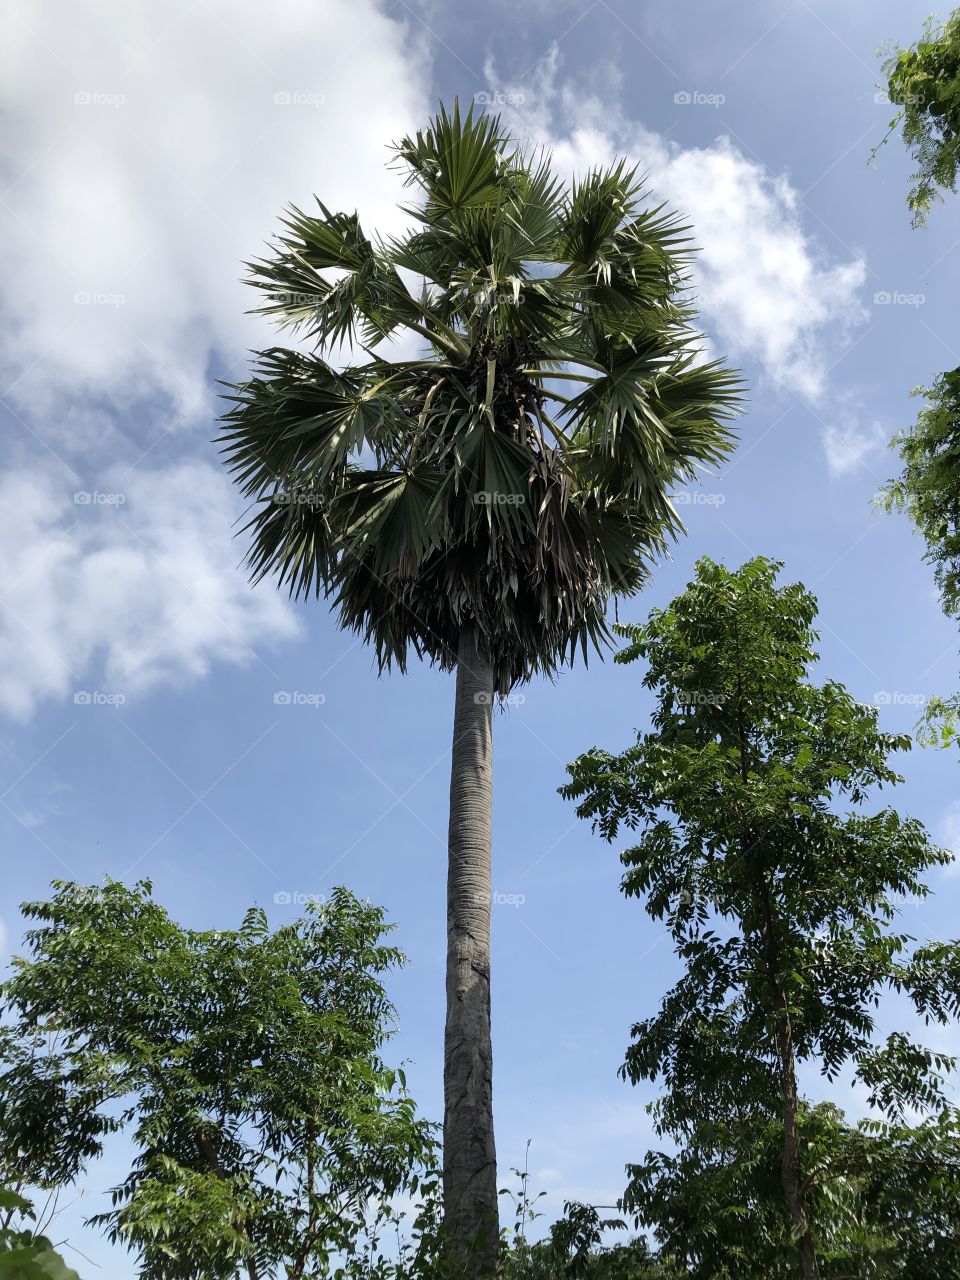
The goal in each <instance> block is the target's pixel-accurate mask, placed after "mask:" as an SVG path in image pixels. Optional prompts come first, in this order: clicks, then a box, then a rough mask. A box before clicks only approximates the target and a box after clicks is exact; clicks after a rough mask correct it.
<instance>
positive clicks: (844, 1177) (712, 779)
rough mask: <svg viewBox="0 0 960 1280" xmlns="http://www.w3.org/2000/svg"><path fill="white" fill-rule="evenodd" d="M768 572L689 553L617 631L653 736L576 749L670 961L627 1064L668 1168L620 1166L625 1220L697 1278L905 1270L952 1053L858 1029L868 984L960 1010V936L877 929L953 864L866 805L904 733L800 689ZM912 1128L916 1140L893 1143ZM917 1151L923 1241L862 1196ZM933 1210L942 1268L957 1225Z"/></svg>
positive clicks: (858, 708) (591, 807)
mask: <svg viewBox="0 0 960 1280" xmlns="http://www.w3.org/2000/svg"><path fill="white" fill-rule="evenodd" d="M778 569H779V566H778V565H776V564H774V563H771V562H769V561H767V560H764V559H762V558H758V559H755V560H752V561H750V562H748V563H747V564H745V565H744V566H743V567H742V568H740V569H739V570H736V571H729V570H727V569H725V568H723V567H722V566H720V565H717V564H714V563H713V562H711V561H710V560H701V561H700V562H699V564H698V566H697V574H696V578H695V579H694V581H693V582H691V583H690V584H689V586H688V587H687V589H686V590H685V591H684V592H683V594H682V595H680V596H679V597H678V598H677V599H675V600H674V601H673V602H672V603H671V605H670V606H669V607H668V608H666V609H660V610H655V611H654V612H653V613H652V614H651V616H650V620H649V622H648V623H647V624H646V625H645V626H638V627H622V628H620V630H621V633H622V634H623V635H624V636H626V637H627V638H628V639H629V641H630V643H629V645H628V647H627V648H626V649H625V650H624V651H623V652H622V653H620V654H619V655H618V661H621V662H632V661H634V660H636V659H638V658H642V659H644V660H645V662H646V665H647V669H646V673H645V675H644V680H643V683H644V685H645V686H646V687H647V688H648V689H650V690H652V691H653V693H654V695H655V698H656V709H655V711H654V715H653V729H652V731H651V732H648V733H642V734H640V735H638V738H637V741H636V743H635V745H634V746H632V747H629V748H628V749H627V750H626V751H623V752H621V753H620V754H617V755H612V754H610V753H608V752H606V751H602V750H599V749H594V750H592V751H589V752H588V753H586V754H585V755H583V756H581V757H580V758H579V759H578V760H577V761H575V762H574V764H573V765H571V766H570V769H569V771H570V775H571V781H570V782H569V783H568V784H567V786H566V787H565V788H564V789H563V790H564V793H565V794H566V795H567V796H569V797H572V798H575V799H577V800H578V801H579V806H578V810H577V811H578V813H579V814H580V815H581V816H582V817H586V818H590V819H592V820H593V821H594V823H595V824H596V825H597V827H598V828H599V830H600V831H601V833H602V834H603V836H604V837H605V838H606V839H608V840H612V839H614V838H615V837H616V835H617V833H618V832H619V831H620V829H621V828H622V827H627V828H630V829H634V828H636V829H638V830H639V831H640V838H639V840H638V842H637V843H636V844H635V845H633V846H632V847H631V848H629V849H627V850H626V851H625V852H624V853H623V854H622V855H621V859H622V862H623V864H624V866H625V868H626V872H625V875H624V879H623V889H624V892H625V893H626V894H628V895H629V896H638V897H641V896H642V897H643V898H644V899H645V905H646V909H647V912H648V914H649V915H650V916H651V917H652V918H653V919H655V920H658V921H662V922H663V923H664V924H665V926H666V928H667V929H668V930H669V932H670V935H671V936H672V938H673V941H674V945H675V949H676V953H677V956H678V957H679V958H680V960H681V961H682V963H683V966H684V972H683V976H682V977H681V978H680V980H679V981H678V982H677V983H676V985H675V986H674V987H673V988H672V990H671V991H669V992H668V994H667V995H666V997H665V998H664V1000H663V1002H662V1004H661V1006H660V1009H659V1011H658V1012H657V1013H656V1014H654V1015H653V1016H652V1017H649V1018H647V1019H645V1020H644V1021H641V1022H639V1023H637V1024H636V1025H635V1026H634V1028H633V1042H632V1044H631V1045H630V1047H629V1049H628V1051H627V1056H626V1062H625V1065H624V1068H623V1070H624V1074H625V1075H626V1076H627V1077H628V1078H629V1079H630V1080H632V1081H633V1082H634V1083H636V1082H638V1081H640V1080H644V1079H648V1080H659V1081H660V1082H661V1083H662V1084H663V1086H664V1092H663V1095H662V1097H661V1098H660V1099H659V1101H658V1102H657V1103H656V1104H655V1106H654V1107H653V1113H654V1116H655V1121H656V1128H657V1131H658V1132H659V1133H660V1134H661V1135H666V1136H669V1137H670V1138H671V1139H673V1140H674V1141H675V1142H676V1143H677V1144H678V1146H679V1151H678V1153H677V1154H668V1153H658V1152H654V1153H651V1154H650V1155H649V1156H648V1157H647V1159H646V1161H645V1162H644V1163H642V1164H640V1165H638V1166H636V1167H635V1168H634V1169H633V1171H632V1180H631V1184H630V1187H629V1190H628V1194H627V1204H628V1206H629V1207H630V1208H632V1209H633V1210H634V1211H635V1212H636V1214H637V1215H638V1217H639V1218H640V1219H641V1220H643V1221H645V1222H646V1223H648V1224H649V1225H651V1226H653V1227H654V1229H655V1231H656V1234H657V1237H658V1239H659V1240H660V1241H661V1243H662V1244H663V1245H664V1247H665V1248H666V1250H667V1251H668V1252H669V1253H672V1254H674V1255H675V1256H676V1257H677V1258H678V1259H680V1260H682V1261H683V1263H684V1264H685V1265H686V1266H687V1267H688V1269H689V1274H690V1275H691V1276H693V1277H696V1278H697V1280H708V1278H712V1277H714V1276H717V1275H719V1274H724V1272H723V1268H724V1267H726V1268H728V1270H729V1273H730V1275H736V1276H743V1277H746V1276H750V1277H753V1276H756V1277H758V1280H759V1277H760V1276H764V1277H766V1276H775V1275H781V1274H782V1275H784V1276H787V1275H792V1274H795V1268H796V1266H797V1262H798V1260H799V1263H800V1265H801V1268H802V1274H804V1275H805V1276H807V1277H814V1276H818V1275H823V1276H828V1275H829V1276H842V1275H848V1274H851V1271H850V1270H849V1267H850V1265H851V1259H852V1258H853V1257H854V1256H858V1255H857V1250H858V1249H860V1248H861V1245H862V1241H863V1235H864V1232H867V1234H870V1233H871V1232H876V1233H878V1238H879V1237H882V1245H883V1248H887V1246H888V1245H889V1247H890V1248H891V1249H892V1250H893V1251H894V1252H895V1253H896V1255H897V1257H898V1258H900V1260H901V1264H902V1265H903V1266H906V1262H905V1259H907V1258H908V1257H909V1256H913V1255H911V1254H910V1251H909V1249H908V1248H907V1245H906V1244H905V1243H904V1237H903V1233H904V1232H906V1233H907V1234H909V1232H911V1231H914V1230H919V1231H920V1233H921V1236H922V1237H923V1238H922V1241H921V1244H920V1245H919V1246H918V1247H919V1250H920V1251H919V1254H918V1255H916V1256H919V1257H921V1258H922V1257H923V1256H924V1250H926V1251H927V1255H929V1254H930V1251H931V1250H935V1248H937V1247H947V1246H942V1245H938V1244H937V1239H938V1236H937V1231H936V1229H935V1228H936V1225H937V1224H938V1223H939V1221H940V1219H939V1217H938V1214H939V1212H940V1210H941V1209H942V1207H943V1202H942V1200H941V1201H940V1202H938V1204H939V1206H940V1208H939V1209H933V1208H931V1206H930V1203H929V1201H930V1197H931V1196H932V1197H933V1198H934V1199H936V1196H937V1195H939V1194H940V1192H941V1190H942V1187H943V1186H944V1185H947V1184H949V1186H950V1188H951V1193H952V1191H953V1190H955V1189H956V1188H957V1186H958V1182H957V1174H956V1170H957V1168H958V1162H960V1144H958V1140H957V1132H956V1130H955V1127H954V1125H953V1120H952V1111H951V1108H950V1104H949V1101H948V1095H947V1093H946V1085H945V1081H944V1076H945V1073H947V1072H949V1071H950V1069H951V1068H952V1067H953V1065H954V1063H953V1060H952V1059H951V1058H950V1057H949V1056H948V1055H945V1054H942V1053H939V1052H936V1051H933V1050H928V1049H926V1048H924V1047H922V1046H921V1045H918V1044H915V1043H914V1042H913V1041H912V1040H910V1039H909V1038H908V1037H907V1036H905V1035H903V1034H900V1033H894V1034H891V1035H889V1036H887V1037H886V1038H885V1039H883V1040H878V1039H877V1037H876V1035H875V1018H876V1006H877V1003H878V1000H879V997H880V996H881V995H882V994H883V993H884V992H896V993H900V994H902V995H904V996H906V997H907V998H908V999H909V1000H910V1001H911V1002H912V1004H913V1005H914V1007H915V1009H916V1010H917V1012H918V1013H919V1014H920V1015H921V1016H922V1017H923V1018H925V1019H927V1020H928V1021H934V1022H940V1023H944V1022H947V1021H949V1020H950V1019H952V1018H953V1017H955V1016H956V1014H957V1012H958V1009H960V944H957V943H932V944H929V945H927V946H917V945H915V943H914V940H913V939H912V938H911V937H910V936H909V935H907V934H904V933H901V932H897V931H896V930H895V929H894V923H895V918H896V915H897V911H898V905H899V903H900V901H901V900H902V899H904V898H905V897H910V896H919V897H922V896H924V895H925V894H926V892H927V889H926V887H925V885H924V883H923V881H922V879H921V876H922V875H923V873H924V872H925V871H927V870H929V869H930V868H933V867H937V866H940V865H943V864H945V863H947V862H948V861H949V860H950V858H951V855H950V854H949V853H947V852H946V851H945V850H942V849H940V848H938V847H937V846H936V845H934V844H933V843H931V841H930V839H929V837H928V835H927V833H926V831H925V830H924V828H923V827H922V825H921V824H920V823H919V822H917V821H916V820H914V819H911V818H904V817H901V816H900V815H899V814H898V813H897V812H896V811H895V810H893V809H891V808H884V809H879V810H877V811H875V812H869V813H865V812H863V808H864V806H865V804H866V802H867V801H868V799H869V798H870V796H871V793H872V792H873V791H874V790H875V789H878V788H881V787H884V786H887V785H891V784H893V783H896V782H898V781H899V780H900V779H899V778H898V775H897V774H896V773H895V772H894V770H893V769H892V767H891V766H890V764H889V763H888V757H889V756H890V755H891V754H892V753H893V752H896V751H902V750H905V749H906V748H907V747H908V746H909V739H908V738H906V737H904V736H902V735H892V734H887V733H883V732H881V731H880V730H879V728H878V726H877V712H876V710H875V709H874V708H872V707H867V706H865V705H863V704H861V703H859V702H857V701H856V700H855V699H854V698H853V697H852V696H851V695H850V694H849V693H848V692H847V691H846V690H845V689H844V688H843V686H842V685H839V684H837V683H835V682H833V681H828V682H826V683H825V684H823V685H816V684H813V683H811V682H810V681H809V679H808V669H809V666H810V664H811V663H812V661H813V660H814V658H815V656H816V655H815V649H814V646H815V643H816V635H815V632H814V630H813V620H814V617H815V614H816V602H815V601H814V599H813V597H812V596H811V595H810V594H809V593H808V592H807V591H806V590H804V588H803V587H802V586H800V585H792V586H782V587H780V586H777V583H776V578H777V573H778ZM841 806H845V808H846V811H842V810H841ZM803 1064H809V1065H812V1066H815V1067H817V1068H819V1070H820V1072H821V1073H822V1075H823V1076H824V1077H825V1078H826V1079H827V1080H828V1081H833V1080H836V1079H837V1078H838V1076H839V1075H840V1073H841V1072H843V1071H847V1070H848V1071H849V1072H850V1073H851V1074H852V1079H853V1082H855V1083H857V1082H859V1083H860V1084H861V1085H863V1086H865V1088H866V1090H867V1092H868V1096H869V1100H870V1102H871V1104H872V1105H873V1106H874V1107H875V1108H876V1111H877V1114H878V1116H880V1117H882V1118H883V1119H882V1121H881V1126H882V1127H881V1128H880V1129H879V1130H877V1131H876V1132H875V1133H873V1138H872V1140H871V1141H872V1143H873V1145H871V1141H868V1137H869V1135H870V1132H871V1131H870V1130H867V1129H863V1130H856V1131H853V1132H852V1133H851V1132H850V1131H848V1130H847V1128H846V1127H845V1126H843V1125H842V1124H840V1122H839V1121H835V1119H834V1118H833V1116H832V1113H831V1112H829V1111H827V1112H825V1111H822V1110H820V1109H814V1110H811V1109H810V1108H809V1106H807V1105H806V1104H805V1103H804V1102H803V1100H802V1099H801V1097H800V1096H799V1091H798V1084H797V1071H798V1067H800V1066H801V1065H803ZM907 1114H910V1115H915V1114H920V1115H924V1116H926V1117H927V1121H926V1126H927V1127H924V1128H921V1129H920V1130H918V1131H917V1132H916V1133H915V1134H912V1135H909V1136H908V1137H907V1138H904V1137H903V1134H902V1132H901V1129H898V1128H897V1126H902V1124H903V1118H904V1116H905V1115H907ZM884 1122H886V1126H885V1127H884ZM891 1126H892V1127H891ZM920 1150H926V1151H928V1152H929V1154H930V1159H931V1161H932V1163H933V1167H932V1169H929V1170H928V1172H929V1179H928V1182H925V1181H924V1179H923V1178H922V1177H921V1176H920V1174H919V1166H917V1170H916V1171H915V1179H914V1181H913V1183H912V1184H910V1186H911V1191H912V1195H913V1196H914V1197H919V1198H920V1199H921V1200H922V1202H923V1205H924V1207H925V1208H929V1209H930V1213H931V1221H932V1223H933V1225H931V1226H930V1228H929V1231H928V1232H927V1233H926V1234H925V1233H924V1228H923V1227H922V1226H921V1224H922V1223H923V1222H924V1221H925V1219H924V1218H923V1217H922V1216H921V1215H920V1214H918V1213H917V1212H916V1211H915V1208H914V1206H915V1204H916V1200H915V1199H913V1200H911V1199H909V1198H908V1199H907V1200H906V1201H905V1202H904V1203H903V1204H902V1205H901V1212H902V1213H903V1215H904V1221H903V1222H900V1223H898V1222H894V1221H892V1220H891V1219H890V1216H889V1214H888V1215H887V1216H886V1217H883V1215H882V1214H881V1213H880V1211H879V1209H874V1208H873V1207H872V1206H873V1205H874V1201H876V1200H877V1199H878V1197H879V1199H881V1200H882V1197H883V1194H884V1193H883V1190H882V1186H881V1188H880V1189H879V1190H878V1189H876V1188H875V1187H874V1183H873V1182H871V1181H870V1179H871V1178H872V1177H873V1176H874V1175H876V1176H878V1177H880V1178H881V1181H882V1179H883V1177H886V1176H889V1177H890V1178H892V1177H893V1176H894V1171H895V1170H897V1167H898V1162H900V1161H901V1160H907V1162H908V1167H909V1160H911V1159H913V1153H916V1152H917V1151H920ZM906 1152H909V1153H911V1154H909V1155H907V1154H905V1153H906ZM878 1153H886V1154H888V1155H889V1156H890V1159H889V1160H886V1159H885V1158H883V1157H882V1156H881V1155H880V1154H878ZM851 1170H852V1171H853V1172H851ZM899 1172H900V1173H901V1174H902V1173H903V1170H902V1169H900V1170H899ZM852 1176H853V1177H855V1178H860V1179H862V1180H863V1185H862V1186H861V1187H860V1189H859V1190H857V1191H856V1192H854V1191H853V1190H852V1189H851V1187H850V1178H851V1177H852ZM907 1181H908V1180H907V1179H904V1178H903V1177H901V1184H900V1185H901V1187H902V1186H903V1185H905V1184H906V1183H907ZM844 1198H846V1201H847V1205H846V1207H844V1205H843V1202H844ZM946 1203H947V1204H948V1205H949V1204H950V1197H949V1196H948V1197H947V1200H946ZM888 1204H889V1201H888ZM878 1215H879V1216H878ZM948 1217H949V1224H950V1227H951V1234H950V1237H949V1239H950V1244H949V1249H950V1250H951V1255H950V1256H951V1257H956V1250H957V1247H958V1243H957V1242H958V1236H957V1230H958V1226H960V1218H958V1217H957V1215H956V1212H955V1211H954V1210H950V1211H949V1212H948ZM881 1218H882V1221H881ZM846 1219H848V1220H849V1222H846V1221H845V1220H846ZM848 1226H849V1230H848ZM884 1232H890V1233H892V1235H891V1236H890V1239H889V1240H887V1238H886V1237H885V1236H883V1233H884ZM838 1233H839V1234H838ZM880 1249H881V1245H880V1244H876V1247H875V1248H874V1249H873V1251H872V1252H871V1254H870V1256H873V1253H875V1252H877V1251H878V1250H880ZM881 1251H882V1250H881ZM845 1268H846V1269H845ZM857 1274H861V1273H859V1272H858V1273H857ZM863 1274H869V1272H864V1273H863ZM876 1274H896V1275H901V1274H902V1275H913V1274H919V1273H917V1272H915V1271H910V1270H897V1271H894V1272H886V1273H881V1272H877V1273H876Z"/></svg>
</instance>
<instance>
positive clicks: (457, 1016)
mask: <svg viewBox="0 0 960 1280" xmlns="http://www.w3.org/2000/svg"><path fill="white" fill-rule="evenodd" d="M492 704H493V673H492V670H491V667H490V664H489V663H488V662H486V661H484V660H482V659H481V658H479V657H478V655H477V648H476V637H475V633H474V630H473V627H472V626H469V625H468V626H465V627H464V629H463V632H462V633H461V636H460V645H459V651H458V654H457V695H456V710H455V713H454V720H453V759H452V767H451V774H450V831H449V842H448V848H449V859H448V869H447V1022H446V1032H445V1037H444V1064H443V1065H444V1079H443V1092H444V1116H443V1209H444V1226H445V1230H446V1233H447V1239H448V1242H449V1247H450V1249H451V1252H452V1255H453V1257H454V1259H455V1260H456V1263H457V1266H458V1268H459V1269H460V1273H461V1274H464V1275H468V1276H492V1275H494V1274H495V1272H496V1265H497V1253H498V1249H499V1243H500V1233H499V1219H498V1215H497V1156H496V1148H495V1145H494V1138H493V1055H492V1050H491V1041H490V905H491V876H490V854H491V823H492V813H493V733H492V730H493V705H492Z"/></svg>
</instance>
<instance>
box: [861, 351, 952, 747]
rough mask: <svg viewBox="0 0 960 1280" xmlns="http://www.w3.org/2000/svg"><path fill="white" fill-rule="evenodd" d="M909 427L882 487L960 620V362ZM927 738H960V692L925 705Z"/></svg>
mask: <svg viewBox="0 0 960 1280" xmlns="http://www.w3.org/2000/svg"><path fill="white" fill-rule="evenodd" d="M917 394H920V395H923V396H925V397H926V403H925V404H924V406H923V408H922V409H921V410H920V412H919V414H918V415H917V420H916V422H915V423H914V425H913V426H912V427H911V429H910V430H909V431H902V432H900V434H899V435H896V436H894V438H893V440H892V442H891V444H892V447H893V448H895V449H896V450H897V452H898V453H899V454H900V460H901V462H902V463H903V471H902V472H901V473H900V475H899V476H898V477H897V478H896V479H895V480H891V481H889V482H888V483H887V484H886V485H885V486H884V488H883V489H882V490H881V492H880V494H879V497H878V502H879V504H880V505H881V506H882V507H884V508H885V509H886V510H887V511H904V512H906V514H907V515H908V516H909V517H910V519H911V520H912V521H913V524H914V527H915V528H916V529H917V532H918V533H919V534H920V536H921V537H922V538H923V540H924V542H925V543H926V546H927V550H926V554H925V556H924V558H925V559H926V560H927V562H928V563H929V564H932V565H933V570H934V577H935V578H936V582H937V586H938V587H939V589H940V599H941V601H942V603H943V610H944V613H946V614H947V616H948V617H951V618H955V619H956V620H957V621H958V622H960V368H958V369H953V370H951V371H950V372H949V373H943V374H941V375H940V377H939V378H937V380H936V381H935V382H934V384H933V386H932V387H930V388H929V389H927V388H923V387H921V388H919V390H918V393H917ZM922 738H923V741H925V742H926V743H927V744H928V745H937V746H944V747H946V746H949V745H950V744H951V743H952V742H960V693H955V694H954V695H953V696H952V697H946V698H936V699H933V700H931V702H930V703H929V704H928V705H927V708H926V712H925V716H924V729H923V733H922Z"/></svg>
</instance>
